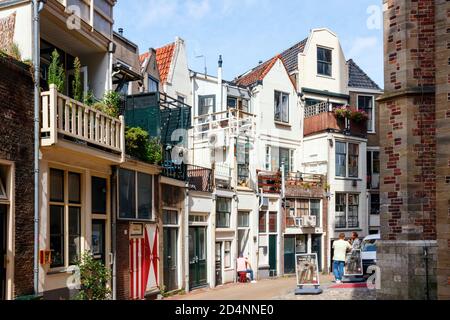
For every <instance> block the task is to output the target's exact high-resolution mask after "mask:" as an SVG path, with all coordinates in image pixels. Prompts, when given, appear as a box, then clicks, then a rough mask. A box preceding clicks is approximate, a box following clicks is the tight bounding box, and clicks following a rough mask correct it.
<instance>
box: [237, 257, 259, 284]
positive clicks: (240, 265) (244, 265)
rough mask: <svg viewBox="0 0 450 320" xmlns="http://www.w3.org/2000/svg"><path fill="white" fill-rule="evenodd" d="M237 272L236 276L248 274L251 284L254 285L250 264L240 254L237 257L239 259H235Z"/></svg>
mask: <svg viewBox="0 0 450 320" xmlns="http://www.w3.org/2000/svg"><path fill="white" fill-rule="evenodd" d="M237 272H238V274H239V273H241V272H245V273H248V274H250V280H251V282H252V283H255V282H256V281H254V279H253V270H252V266H251V264H250V261H248V259H247V258H244V255H243V254H241V255H240V256H239V258H238V259H237Z"/></svg>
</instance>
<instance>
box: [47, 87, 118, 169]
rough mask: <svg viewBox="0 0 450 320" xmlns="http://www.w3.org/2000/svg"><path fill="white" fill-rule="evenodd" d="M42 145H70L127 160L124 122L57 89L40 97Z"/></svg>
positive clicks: (53, 88) (51, 89)
mask: <svg viewBox="0 0 450 320" xmlns="http://www.w3.org/2000/svg"><path fill="white" fill-rule="evenodd" d="M41 99H42V100H41V102H42V104H41V142H42V146H44V147H49V146H54V145H57V144H58V143H59V141H62V140H64V141H68V142H71V143H73V144H74V145H78V146H80V145H81V146H85V147H90V148H91V149H93V150H94V149H95V150H96V151H102V152H104V153H105V152H106V153H110V154H113V155H115V156H119V157H120V159H121V161H123V159H125V122H124V119H123V117H119V118H118V119H116V118H112V117H110V116H108V115H106V114H104V113H102V112H100V111H97V110H95V109H92V108H90V107H88V106H87V105H85V104H83V103H81V102H78V101H76V100H73V99H71V98H69V97H66V96H65V95H63V94H61V93H59V92H58V91H57V90H56V87H55V86H54V85H51V86H50V90H49V91H46V92H42V93H41Z"/></svg>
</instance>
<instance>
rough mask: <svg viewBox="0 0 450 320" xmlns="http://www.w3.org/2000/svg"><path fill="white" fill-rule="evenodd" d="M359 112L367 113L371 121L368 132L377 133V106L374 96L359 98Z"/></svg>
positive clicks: (368, 124)
mask: <svg viewBox="0 0 450 320" xmlns="http://www.w3.org/2000/svg"><path fill="white" fill-rule="evenodd" d="M358 110H362V111H364V112H366V113H367V115H368V117H369V119H368V121H367V131H368V132H371V133H373V132H375V106H374V97H373V96H358Z"/></svg>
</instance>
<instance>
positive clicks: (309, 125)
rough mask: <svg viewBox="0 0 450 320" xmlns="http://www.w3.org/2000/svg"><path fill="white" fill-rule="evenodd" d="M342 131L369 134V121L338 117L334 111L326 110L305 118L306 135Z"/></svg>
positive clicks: (362, 134) (357, 134)
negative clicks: (358, 121)
mask: <svg viewBox="0 0 450 320" xmlns="http://www.w3.org/2000/svg"><path fill="white" fill-rule="evenodd" d="M327 131H331V132H340V133H344V134H349V135H353V136H366V135H367V122H366V121H364V122H360V123H357V122H356V121H353V120H346V119H338V118H337V117H336V116H335V114H334V112H330V111H326V112H321V113H318V114H314V115H312V116H309V117H307V118H305V124H304V135H305V136H308V135H311V134H315V133H321V132H327Z"/></svg>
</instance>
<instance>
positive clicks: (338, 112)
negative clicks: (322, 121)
mask: <svg viewBox="0 0 450 320" xmlns="http://www.w3.org/2000/svg"><path fill="white" fill-rule="evenodd" d="M351 114H352V112H351V110H350V108H349V106H341V107H337V108H335V109H334V115H335V116H336V118H338V119H341V120H343V119H348V118H350V117H351Z"/></svg>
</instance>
